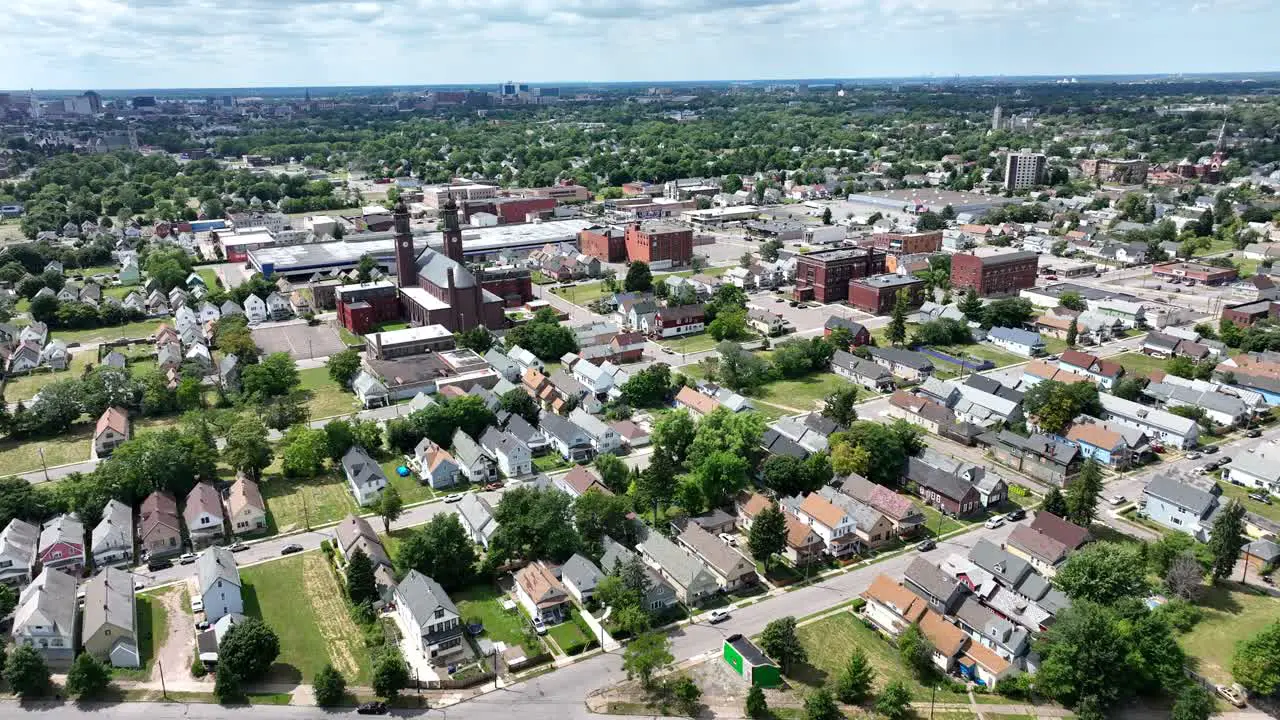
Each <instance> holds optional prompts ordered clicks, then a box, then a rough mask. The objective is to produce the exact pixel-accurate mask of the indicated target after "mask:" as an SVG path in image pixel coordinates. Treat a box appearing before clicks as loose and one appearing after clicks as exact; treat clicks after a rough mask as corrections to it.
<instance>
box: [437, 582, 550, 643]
mask: <svg viewBox="0 0 1280 720" xmlns="http://www.w3.org/2000/svg"><path fill="white" fill-rule="evenodd" d="M449 596H450V597H451V598H453V603H454V605H457V606H458V613H459V614H461V615H462V619H463V621H464V622H480V623H483V624H484V634H485V636H486V637H488V638H489V639H490V640H501V641H502V642H505V643H506V644H507V645H508V646H514V645H519V644H521V642H522V641H523V640H524V633H525V627H526V624H525V623H526V620H525V617H524V615H521V614H520V611H518V610H511V611H510V612H508V611H506V610H503V609H502V600H503V599H504V598H505V597H506V596H505V595H503V594H502V593H500V592H498V589H497V588H496V587H494V586H492V585H488V584H485V585H473V586H471V587H469V588H466V589H464V590H460V591H458V592H454V593H450V594H449ZM570 624H572V623H570Z"/></svg>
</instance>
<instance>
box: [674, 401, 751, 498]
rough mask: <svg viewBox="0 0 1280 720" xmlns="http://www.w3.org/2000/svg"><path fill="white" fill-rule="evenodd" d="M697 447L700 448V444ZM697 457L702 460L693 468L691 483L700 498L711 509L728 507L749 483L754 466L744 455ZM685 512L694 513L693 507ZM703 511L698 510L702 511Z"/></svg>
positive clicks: (722, 452)
mask: <svg viewBox="0 0 1280 720" xmlns="http://www.w3.org/2000/svg"><path fill="white" fill-rule="evenodd" d="M703 422H706V421H705V420H704V421H703ZM694 446H695V447H697V443H695V444H694ZM696 457H699V458H701V460H699V461H698V463H697V465H696V467H694V468H692V472H691V473H690V475H689V480H690V481H691V482H693V483H695V484H696V485H697V486H698V490H699V495H700V496H701V498H702V499H703V501H704V504H705V505H706V506H707V507H709V508H714V507H720V506H722V505H725V504H727V503H728V502H729V500H730V499H731V498H733V497H734V496H735V495H737V494H738V492H739V491H741V490H742V489H743V488H745V487H746V486H747V482H748V481H749V480H750V473H751V463H750V461H748V460H747V458H745V457H743V456H742V455H741V454H738V453H734V452H730V451H718V452H712V453H709V454H698V455H696ZM685 509H686V510H688V511H690V512H693V511H694V510H695V508H692V507H685ZM701 509H702V508H697V510H699V511H701Z"/></svg>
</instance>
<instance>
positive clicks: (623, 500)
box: [573, 488, 633, 542]
mask: <svg viewBox="0 0 1280 720" xmlns="http://www.w3.org/2000/svg"><path fill="white" fill-rule="evenodd" d="M630 512H631V500H630V499H629V498H628V497H627V496H626V495H610V494H606V493H602V492H600V491H599V490H597V489H595V488H592V489H590V490H588V491H587V492H585V493H583V494H582V496H581V497H579V498H578V499H577V500H575V501H574V503H573V516H574V521H575V523H576V525H577V528H578V532H579V533H581V534H582V537H583V538H585V539H587V540H589V541H591V542H600V540H601V538H603V537H604V536H605V535H608V536H609V537H612V538H614V539H615V540H620V541H623V542H627V541H628V540H630V539H631V535H632V534H633V533H632V529H631V521H630V520H628V519H627V514H628V513H630Z"/></svg>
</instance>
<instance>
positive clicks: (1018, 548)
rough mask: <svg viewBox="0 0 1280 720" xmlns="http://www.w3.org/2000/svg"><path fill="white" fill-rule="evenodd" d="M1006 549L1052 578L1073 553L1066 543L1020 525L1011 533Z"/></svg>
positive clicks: (1007, 539)
mask: <svg viewBox="0 0 1280 720" xmlns="http://www.w3.org/2000/svg"><path fill="white" fill-rule="evenodd" d="M1004 549H1005V550H1007V551H1009V552H1010V553H1011V554H1013V555H1015V556H1016V557H1020V558H1022V559H1023V560H1026V561H1027V562H1029V563H1031V567H1033V568H1035V569H1036V570H1038V571H1040V573H1041V574H1043V575H1044V576H1046V577H1050V578H1051V577H1053V576H1054V575H1056V574H1057V572H1058V568H1059V567H1061V565H1062V563H1064V562H1066V560H1067V555H1068V554H1069V553H1070V552H1071V550H1070V548H1068V547H1067V546H1066V545H1065V544H1064V543H1061V542H1059V541H1058V540H1056V539H1055V538H1053V537H1052V536H1050V535H1046V534H1044V533H1041V532H1039V531H1036V530H1033V529H1031V528H1030V527H1028V526H1026V525H1019V526H1018V527H1016V528H1014V529H1013V532H1011V533H1009V536H1008V537H1007V538H1005V542H1004Z"/></svg>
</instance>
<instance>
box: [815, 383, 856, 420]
mask: <svg viewBox="0 0 1280 720" xmlns="http://www.w3.org/2000/svg"><path fill="white" fill-rule="evenodd" d="M857 404H858V387H857V386H856V385H841V386H840V387H838V388H836V389H835V391H833V392H832V393H831V394H830V395H828V396H827V398H826V401H825V402H824V403H823V406H822V416H823V417H825V418H827V419H828V420H831V421H833V422H835V423H837V424H839V425H843V426H845V427H848V426H850V425H852V424H853V423H854V422H855V421H856V420H857V419H858V408H857Z"/></svg>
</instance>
